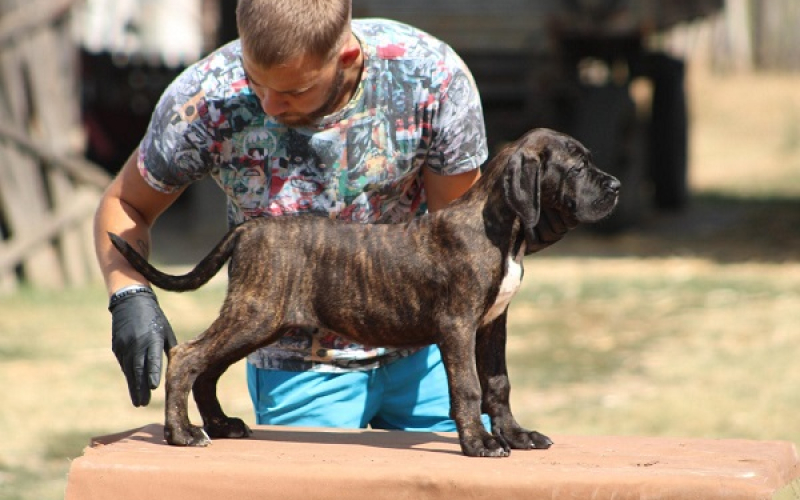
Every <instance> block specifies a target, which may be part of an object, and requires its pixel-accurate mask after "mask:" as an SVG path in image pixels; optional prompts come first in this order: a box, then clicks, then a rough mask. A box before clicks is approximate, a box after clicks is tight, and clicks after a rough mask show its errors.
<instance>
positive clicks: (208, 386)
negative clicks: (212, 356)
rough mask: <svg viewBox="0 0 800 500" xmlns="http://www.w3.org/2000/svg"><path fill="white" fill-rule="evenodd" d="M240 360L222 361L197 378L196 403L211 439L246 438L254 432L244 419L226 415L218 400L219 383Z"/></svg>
mask: <svg viewBox="0 0 800 500" xmlns="http://www.w3.org/2000/svg"><path fill="white" fill-rule="evenodd" d="M236 361H238V359H233V360H230V361H228V360H225V361H221V362H219V363H217V364H215V365H212V366H211V367H209V369H208V370H206V371H205V372H204V373H202V374H200V375H199V376H198V377H197V380H196V381H195V383H194V387H193V388H192V394H193V395H194V400H195V403H197V409H198V410H199V412H200V415H201V416H202V417H203V428H204V429H205V431H206V433H208V436H209V437H211V438H246V437H248V436H250V434H252V431H251V430H250V428H249V427H248V426H247V424H245V423H244V421H243V420H242V419H239V418H231V417H228V416H227V415H225V412H224V411H222V407H221V406H220V404H219V399H218V398H217V382H218V381H219V378H220V377H221V376H222V374H223V373H225V371H226V370H227V369H228V367H229V366H230V365H231V364H233V363H235V362H236Z"/></svg>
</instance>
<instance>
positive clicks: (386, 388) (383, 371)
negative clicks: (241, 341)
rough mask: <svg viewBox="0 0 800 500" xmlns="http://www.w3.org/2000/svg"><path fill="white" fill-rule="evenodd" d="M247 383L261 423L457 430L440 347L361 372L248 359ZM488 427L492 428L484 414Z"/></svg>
mask: <svg viewBox="0 0 800 500" xmlns="http://www.w3.org/2000/svg"><path fill="white" fill-rule="evenodd" d="M247 383H248V387H249V390H250V397H251V398H252V400H253V407H254V409H255V414H256V423H257V424H261V425H289V426H302V427H338V428H350V429H358V428H362V429H363V428H366V427H372V428H374V429H399V430H406V431H432V432H454V431H455V430H456V425H455V422H454V421H453V420H452V419H450V416H449V414H450V396H449V393H448V387H447V375H446V373H445V370H444V365H443V364H442V358H441V354H440V353H439V348H438V347H436V346H429V347H426V348H424V349H422V350H421V351H419V352H417V353H415V354H413V355H411V356H409V357H407V358H401V359H398V360H396V361H393V362H391V363H389V364H387V365H386V366H382V367H380V368H375V369H373V370H367V371H359V372H346V373H320V372H286V371H277V370H262V369H259V368H256V367H255V366H253V365H251V364H250V363H248V364H247ZM484 425H486V426H487V428H488V427H489V426H488V417H486V416H485V415H484Z"/></svg>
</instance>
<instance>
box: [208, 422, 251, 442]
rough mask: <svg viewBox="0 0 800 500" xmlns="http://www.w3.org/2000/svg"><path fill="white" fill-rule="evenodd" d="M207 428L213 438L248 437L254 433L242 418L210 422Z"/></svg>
mask: <svg viewBox="0 0 800 500" xmlns="http://www.w3.org/2000/svg"><path fill="white" fill-rule="evenodd" d="M205 430H206V432H207V433H208V435H209V436H211V437H212V438H246V437H249V436H250V435H251V434H252V433H253V431H251V430H250V427H248V426H247V424H245V423H244V421H243V420H242V419H240V418H226V419H224V420H215V421H212V422H209V423H207V424H206V425H205Z"/></svg>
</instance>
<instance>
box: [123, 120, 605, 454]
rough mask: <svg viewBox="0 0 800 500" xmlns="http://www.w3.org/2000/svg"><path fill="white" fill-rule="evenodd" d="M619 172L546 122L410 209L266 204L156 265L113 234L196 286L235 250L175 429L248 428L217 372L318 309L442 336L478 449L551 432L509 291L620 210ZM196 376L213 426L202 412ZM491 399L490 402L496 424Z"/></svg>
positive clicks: (179, 378) (429, 340)
mask: <svg viewBox="0 0 800 500" xmlns="http://www.w3.org/2000/svg"><path fill="white" fill-rule="evenodd" d="M619 188H620V184H619V181H617V179H615V178H614V177H612V176H610V175H608V174H606V173H604V172H602V171H600V170H599V169H597V168H596V167H595V166H594V165H593V164H592V160H591V156H590V154H589V152H588V151H587V150H586V148H584V147H583V146H582V145H581V144H580V143H579V142H578V141H577V140H575V139H573V138H571V137H569V136H567V135H564V134H561V133H557V132H555V131H552V130H548V129H536V130H532V131H530V132H528V133H527V134H526V135H525V136H523V137H522V138H521V139H519V140H517V141H516V142H514V143H512V144H510V145H509V146H507V147H506V148H505V149H503V150H502V151H501V152H500V153H499V154H497V155H496V156H495V157H494V158H493V159H492V160H491V161H490V163H489V164H488V165H487V167H486V169H485V171H484V173H483V176H482V177H481V178H480V180H479V181H478V182H477V183H476V184H475V185H474V186H473V187H472V188H471V189H470V190H469V191H468V192H467V193H465V194H464V196H462V197H461V198H460V199H458V200H456V201H454V202H453V203H451V204H450V205H449V206H447V207H446V208H444V209H442V210H439V211H436V212H433V213H428V214H426V215H423V216H421V217H419V218H417V219H415V220H413V221H411V222H409V223H407V224H358V223H352V222H344V221H336V220H332V219H330V218H327V217H319V216H313V215H300V216H291V217H277V218H258V219H254V220H250V221H247V222H245V223H243V224H241V225H239V226H237V227H235V228H233V229H232V230H231V231H230V232H229V233H228V234H227V235H226V236H225V237H223V238H222V240H221V241H220V242H219V243H218V244H217V246H216V247H215V248H214V249H213V250H212V251H211V253H210V254H209V255H208V256H207V257H205V258H204V259H203V260H202V261H201V262H200V263H199V264H198V265H197V267H195V268H194V270H192V271H191V272H189V273H188V274H185V275H183V276H171V275H167V274H164V273H162V272H161V271H159V270H157V269H155V268H153V267H152V266H151V265H150V264H149V263H148V262H147V261H146V260H145V259H144V258H143V257H142V256H141V255H139V254H138V253H136V251H135V250H133V248H132V247H131V246H130V245H129V244H128V243H126V242H125V240H123V239H122V238H121V237H119V236H117V235H114V234H110V235H109V236H110V237H111V239H112V241H113V243H114V245H115V246H116V248H117V249H118V250H119V251H120V252H121V253H122V255H124V256H125V258H126V259H128V261H129V262H130V263H131V264H132V265H133V267H135V268H136V269H137V270H138V271H139V272H140V273H142V275H144V276H145V277H146V278H147V279H148V280H149V281H150V282H151V283H152V284H153V285H155V286H157V287H159V288H163V289H166V290H173V291H186V290H194V289H197V288H199V287H200V286H202V285H204V284H205V283H206V282H208V281H209V279H210V278H211V277H212V276H213V275H215V274H216V273H217V272H218V271H219V270H220V269H221V268H222V266H223V265H224V263H225V262H226V261H230V263H229V281H228V292H227V297H226V299H225V301H224V304H223V305H222V308H221V312H220V314H219V317H218V318H217V319H216V320H215V321H214V322H213V324H212V325H211V326H210V327H209V328H208V329H207V330H206V331H205V332H203V333H202V334H201V335H200V336H198V337H197V338H195V339H194V340H192V341H189V342H186V343H183V344H181V345H178V346H177V347H175V348H173V349H172V350H171V352H170V353H169V365H168V369H167V375H166V427H165V434H166V440H167V441H168V442H169V443H170V444H174V445H188V446H205V445H207V444H209V442H210V440H209V436H210V437H214V438H216V437H220V438H228V437H246V436H248V435H249V434H250V429H249V428H248V427H247V426H246V425H245V424H244V422H243V421H242V420H240V419H237V418H230V417H228V416H226V415H225V413H224V412H223V411H222V408H221V407H220V405H219V402H218V400H217V395H216V385H217V380H218V378H219V377H220V375H222V373H223V372H224V371H225V370H226V369H227V368H228V366H230V365H231V364H232V363H234V362H236V361H238V360H240V359H242V358H243V357H245V356H246V355H247V354H249V353H250V352H252V351H253V350H255V349H257V348H259V347H262V346H265V345H267V344H270V343H272V342H274V341H275V340H276V339H277V338H279V337H280V336H281V334H282V332H284V331H285V330H286V329H287V328H291V327H295V326H298V325H304V326H313V327H319V328H324V329H328V330H332V331H335V332H338V333H339V334H341V335H344V336H346V337H348V338H350V339H352V340H353V341H355V342H359V343H362V344H367V345H379V346H392V347H408V346H422V345H427V344H437V345H438V346H439V347H440V349H441V353H442V358H443V360H444V365H445V368H446V371H447V376H448V382H449V387H450V399H451V411H450V413H451V416H452V418H453V419H454V420H455V422H456V425H457V428H458V435H459V441H460V444H461V449H462V451H463V452H464V454H466V455H469V456H490V457H496V456H506V455H508V454H509V450H510V449H511V448H515V449H529V448H548V447H550V445H551V444H552V441H551V440H550V439H549V438H547V437H546V436H544V435H543V434H540V433H538V432H535V431H530V430H527V429H524V428H523V427H521V426H520V425H519V424H518V423H517V421H516V420H515V419H514V417H513V415H512V413H511V410H510V408H509V391H510V385H509V381H508V374H507V371H506V357H505V343H506V312H507V308H508V303H509V301H510V300H511V298H512V296H513V295H514V293H515V292H516V291H517V289H518V288H519V286H520V282H521V280H522V260H523V256H525V255H528V254H531V253H534V252H537V251H539V250H541V249H542V248H545V247H547V246H549V245H551V244H553V243H555V242H556V241H558V240H560V239H561V238H562V237H563V236H564V234H566V233H567V232H568V231H569V230H570V229H572V228H574V227H576V226H577V225H578V224H579V223H582V222H595V221H598V220H600V219H602V218H604V217H606V216H607V215H608V214H609V213H610V212H611V211H612V209H613V208H614V206H615V204H616V202H617V198H618V195H619ZM340 290H347V293H345V294H342V293H338V291H340ZM191 389H193V392H194V396H195V401H196V403H197V406H198V409H199V411H200V414H201V415H202V418H203V424H204V427H203V428H200V427H196V426H193V425H191V424H190V422H189V417H188V413H187V403H188V401H187V400H188V394H189V391H190V390H191ZM482 411H483V412H485V413H487V414H488V415H489V417H490V418H491V421H492V432H491V433H489V432H487V431H486V429H485V428H484V426H483V424H482V423H481V417H480V416H481V412H482Z"/></svg>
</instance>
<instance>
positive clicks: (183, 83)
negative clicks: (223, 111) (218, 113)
mask: <svg viewBox="0 0 800 500" xmlns="http://www.w3.org/2000/svg"><path fill="white" fill-rule="evenodd" d="M172 87H173V88H174V87H179V88H180V89H182V91H183V93H187V92H188V93H190V94H191V93H194V92H202V93H203V94H205V95H206V96H209V97H210V96H218V97H223V96H226V95H227V96H230V95H232V94H237V93H239V92H241V91H242V90H243V89H245V88H246V87H247V79H246V77H245V73H244V68H243V67H242V62H241V44H240V43H239V40H235V41H233V42H230V43H228V44H226V45H223V46H222V47H219V48H218V49H216V50H214V51H213V52H211V53H209V54H208V55H206V56H205V57H204V58H202V59H200V60H199V61H197V62H195V63H194V64H192V65H190V66H189V67H188V68H186V70H185V71H184V72H183V73H182V74H181V75H180V76H179V77H178V78H177V79H175V80H174V81H173V82H172ZM193 91H194V92H193Z"/></svg>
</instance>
